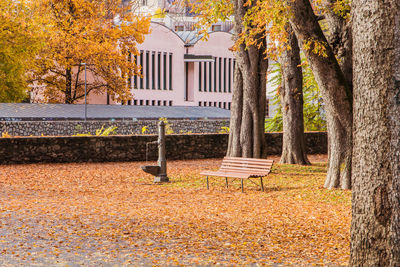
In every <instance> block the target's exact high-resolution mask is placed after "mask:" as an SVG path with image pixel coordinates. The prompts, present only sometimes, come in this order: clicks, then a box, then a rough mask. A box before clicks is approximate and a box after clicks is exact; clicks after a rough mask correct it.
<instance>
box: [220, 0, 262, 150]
mask: <svg viewBox="0 0 400 267" xmlns="http://www.w3.org/2000/svg"><path fill="white" fill-rule="evenodd" d="M244 3H245V2H244V1H243V0H235V1H234V4H235V35H236V38H237V37H238V36H239V34H240V33H242V32H243V31H244V26H243V24H242V23H243V18H244V15H245V14H246V12H247V10H248V9H249V8H251V7H252V6H246V7H245V6H244ZM265 48H266V42H265V41H264V42H263V44H262V45H261V47H260V48H259V47H257V46H255V45H252V46H249V47H245V45H243V44H242V45H240V46H239V48H238V51H236V53H235V56H236V62H237V64H236V69H235V84H234V88H233V98H232V111H231V121H230V134H229V143H228V151H227V156H234V157H247V158H265V157H266V155H267V150H266V142H265V136H264V123H265V107H266V106H265V105H266V73H267V68H268V60H267V59H265V55H264V51H265Z"/></svg>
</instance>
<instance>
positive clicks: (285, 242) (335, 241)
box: [0, 156, 351, 266]
mask: <svg viewBox="0 0 400 267" xmlns="http://www.w3.org/2000/svg"><path fill="white" fill-rule="evenodd" d="M274 159H276V160H277V159H278V158H277V157H275V158H274ZM310 159H311V161H312V162H313V165H312V166H306V167H301V166H295V165H281V164H275V165H274V168H273V171H272V173H271V174H270V175H269V176H268V177H267V178H266V179H265V188H266V191H265V192H261V191H260V190H259V188H258V187H257V186H256V185H253V184H251V183H249V182H245V193H241V192H240V181H232V182H231V186H230V188H228V189H226V188H225V180H224V179H221V178H211V179H210V182H211V183H210V190H207V189H206V188H205V181H204V177H200V176H199V172H200V171H201V170H205V169H217V168H218V166H219V163H220V162H221V160H220V159H206V160H187V161H169V162H168V174H169V177H170V179H171V182H170V183H168V184H162V185H155V184H153V183H152V180H153V179H152V177H151V176H150V175H147V174H145V173H143V172H142V171H141V170H140V169H139V167H140V166H141V165H143V164H144V163H143V162H134V163H82V164H32V165H8V166H0V263H1V265H2V266H7V265H9V266H15V265H21V266H35V265H37V266H114V265H117V266H137V265H139V266H141V265H146V266H148V265H214V264H217V263H219V264H223V265H237V264H241V265H243V264H244V265H248V264H250V265H251V264H263V265H271V264H274V263H281V264H283V265H311V264H317V265H335V266H336V265H345V264H347V261H348V254H349V225H350V198H351V196H350V195H351V193H350V192H349V191H341V190H326V189H324V188H322V185H323V181H324V177H325V173H326V156H312V157H310Z"/></svg>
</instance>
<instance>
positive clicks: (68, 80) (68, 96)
mask: <svg viewBox="0 0 400 267" xmlns="http://www.w3.org/2000/svg"><path fill="white" fill-rule="evenodd" d="M72 102H73V101H72V70H71V68H67V69H66V70H65V104H72Z"/></svg>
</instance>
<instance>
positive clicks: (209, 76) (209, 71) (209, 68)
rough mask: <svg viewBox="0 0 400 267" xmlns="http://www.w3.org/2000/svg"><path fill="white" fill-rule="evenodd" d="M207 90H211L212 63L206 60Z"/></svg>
mask: <svg viewBox="0 0 400 267" xmlns="http://www.w3.org/2000/svg"><path fill="white" fill-rule="evenodd" d="M208 91H209V92H212V63H211V62H208Z"/></svg>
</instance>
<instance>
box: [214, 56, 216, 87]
mask: <svg viewBox="0 0 400 267" xmlns="http://www.w3.org/2000/svg"><path fill="white" fill-rule="evenodd" d="M216 91H217V59H215V60H214V92H216Z"/></svg>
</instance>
